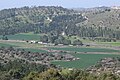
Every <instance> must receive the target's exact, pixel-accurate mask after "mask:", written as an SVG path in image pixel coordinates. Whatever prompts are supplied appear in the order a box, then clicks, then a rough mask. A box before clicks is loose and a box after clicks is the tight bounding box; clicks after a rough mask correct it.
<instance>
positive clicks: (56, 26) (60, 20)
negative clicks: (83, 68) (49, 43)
mask: <svg viewBox="0 0 120 80" xmlns="http://www.w3.org/2000/svg"><path fill="white" fill-rule="evenodd" d="M119 21H120V10H119V9H113V8H106V7H103V8H95V9H90V10H87V11H86V10H84V9H83V10H82V11H76V10H74V9H66V8H63V7H58V6H57V7H54V6H46V7H45V6H39V7H22V8H12V9H4V10H1V11H0V34H1V35H8V34H16V33H26V32H34V33H47V34H48V33H53V32H54V33H55V34H62V33H64V35H67V36H73V35H77V36H79V37H92V38H95V37H99V38H101V37H103V38H111V39H120V28H119V26H120V24H119Z"/></svg>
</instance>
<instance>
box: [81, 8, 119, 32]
mask: <svg viewBox="0 0 120 80" xmlns="http://www.w3.org/2000/svg"><path fill="white" fill-rule="evenodd" d="M80 12H82V13H83V15H84V16H85V17H86V18H87V20H86V21H84V22H83V23H81V24H80V25H81V26H87V27H90V26H93V27H109V28H111V29H116V30H120V9H116V8H114V7H96V8H91V9H85V10H84V11H80Z"/></svg>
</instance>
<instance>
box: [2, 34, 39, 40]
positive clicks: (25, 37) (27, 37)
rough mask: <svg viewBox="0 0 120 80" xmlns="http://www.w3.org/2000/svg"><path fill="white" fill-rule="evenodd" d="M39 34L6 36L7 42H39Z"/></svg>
mask: <svg viewBox="0 0 120 80" xmlns="http://www.w3.org/2000/svg"><path fill="white" fill-rule="evenodd" d="M40 36H41V35H40V34H33V33H20V34H15V35H7V37H8V39H9V40H40ZM1 37H2V35H1V36H0V38H1Z"/></svg>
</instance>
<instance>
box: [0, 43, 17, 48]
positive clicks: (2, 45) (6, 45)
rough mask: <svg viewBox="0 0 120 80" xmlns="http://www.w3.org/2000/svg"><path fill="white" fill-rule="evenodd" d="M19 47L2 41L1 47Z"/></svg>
mask: <svg viewBox="0 0 120 80" xmlns="http://www.w3.org/2000/svg"><path fill="white" fill-rule="evenodd" d="M10 46H12V47H18V46H17V45H11V44H5V43H0V47H10Z"/></svg>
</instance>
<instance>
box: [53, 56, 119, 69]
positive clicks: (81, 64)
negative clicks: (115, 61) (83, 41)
mask: <svg viewBox="0 0 120 80" xmlns="http://www.w3.org/2000/svg"><path fill="white" fill-rule="evenodd" d="M73 55H74V56H75V57H77V58H80V60H76V61H68V62H66V61H53V62H52V63H53V64H55V65H60V66H61V67H64V68H81V69H85V68H87V67H89V66H92V65H94V64H95V63H97V61H99V60H100V59H103V58H106V57H120V55H113V54H73Z"/></svg>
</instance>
